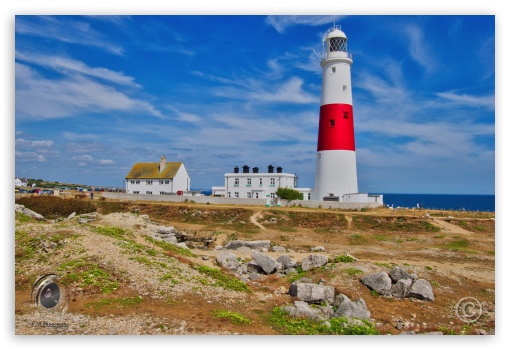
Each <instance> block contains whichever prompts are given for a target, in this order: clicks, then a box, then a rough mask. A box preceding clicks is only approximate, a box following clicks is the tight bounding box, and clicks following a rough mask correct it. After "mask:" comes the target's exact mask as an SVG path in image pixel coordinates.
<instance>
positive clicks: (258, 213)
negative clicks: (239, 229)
mask: <svg viewBox="0 0 510 350" xmlns="http://www.w3.org/2000/svg"><path fill="white" fill-rule="evenodd" d="M260 214H262V212H261V211H258V212H256V213H255V214H253V215H252V216H251V217H250V221H251V223H252V224H254V225H255V226H258V227H259V228H260V229H261V230H265V229H266V228H265V227H264V226H262V225H261V224H259V222H258V221H257V218H258V217H259V216H260Z"/></svg>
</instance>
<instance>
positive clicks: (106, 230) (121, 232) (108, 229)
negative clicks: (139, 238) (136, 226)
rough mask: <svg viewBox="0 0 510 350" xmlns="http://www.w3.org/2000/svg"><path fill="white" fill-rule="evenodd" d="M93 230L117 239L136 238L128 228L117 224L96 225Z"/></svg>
mask: <svg viewBox="0 0 510 350" xmlns="http://www.w3.org/2000/svg"><path fill="white" fill-rule="evenodd" d="M91 231H93V232H96V233H99V234H100V235H103V236H108V237H112V238H116V239H126V238H134V237H135V235H134V234H133V233H132V232H131V231H128V230H126V229H123V228H120V227H116V226H96V227H92V228H91Z"/></svg>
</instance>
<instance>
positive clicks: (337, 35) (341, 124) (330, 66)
mask: <svg viewBox="0 0 510 350" xmlns="http://www.w3.org/2000/svg"><path fill="white" fill-rule="evenodd" d="M351 64H352V56H351V55H350V54H348V53H347V36H346V35H345V34H344V32H342V30H341V28H340V27H338V26H335V25H334V26H333V27H332V28H330V29H329V30H328V31H327V32H326V34H324V38H323V53H322V59H321V67H322V94H321V107H320V117H319V135H318V142H317V161H316V173H315V189H314V192H313V193H314V199H315V200H323V198H324V197H330V196H333V197H338V199H339V200H340V201H343V197H342V196H343V195H345V194H351V193H357V192H358V175H357V171H356V148H355V145H354V119H353V113H352V87H351Z"/></svg>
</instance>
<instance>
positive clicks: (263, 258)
mask: <svg viewBox="0 0 510 350" xmlns="http://www.w3.org/2000/svg"><path fill="white" fill-rule="evenodd" d="M251 257H252V258H253V260H255V263H256V264H257V265H258V266H260V267H261V268H262V270H264V272H265V273H266V274H268V275H269V274H270V273H272V272H273V271H274V270H276V265H277V261H276V260H275V259H273V258H271V257H270V256H267V255H264V254H262V253H259V252H257V251H254V252H253V253H251Z"/></svg>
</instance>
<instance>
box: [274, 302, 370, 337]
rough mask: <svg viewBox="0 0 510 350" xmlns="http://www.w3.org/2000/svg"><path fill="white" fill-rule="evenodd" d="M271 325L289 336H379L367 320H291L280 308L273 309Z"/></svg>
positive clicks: (339, 318)
mask: <svg viewBox="0 0 510 350" xmlns="http://www.w3.org/2000/svg"><path fill="white" fill-rule="evenodd" d="M270 321H271V323H272V324H273V325H274V326H275V328H276V329H278V330H279V331H280V332H282V333H283V334H289V335H376V334H379V332H378V331H377V329H376V328H375V325H374V324H373V323H371V322H370V321H367V320H355V319H351V320H349V319H347V318H345V317H335V318H330V319H329V320H328V322H329V324H330V326H328V325H327V324H325V323H324V322H319V321H313V320H309V319H305V318H293V317H291V316H289V315H288V314H287V313H286V312H285V311H283V310H282V309H281V308H279V307H277V308H274V309H273V311H272V314H271V317H270Z"/></svg>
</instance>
